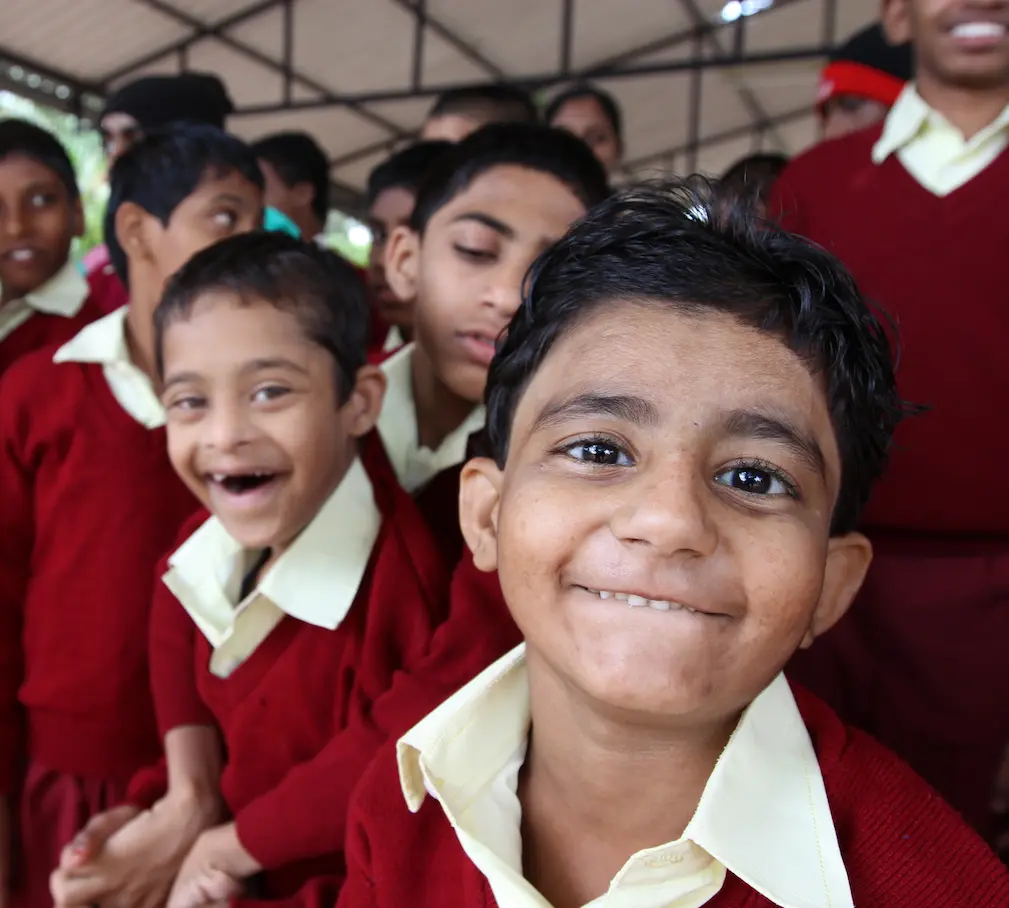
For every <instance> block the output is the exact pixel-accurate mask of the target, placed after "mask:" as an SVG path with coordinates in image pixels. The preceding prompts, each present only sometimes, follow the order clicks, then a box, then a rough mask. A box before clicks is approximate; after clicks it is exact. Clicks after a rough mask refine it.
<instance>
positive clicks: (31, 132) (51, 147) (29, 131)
mask: <svg viewBox="0 0 1009 908" xmlns="http://www.w3.org/2000/svg"><path fill="white" fill-rule="evenodd" d="M11 155H22V156H24V157H26V158H29V159H31V160H32V161H35V162H37V163H39V164H41V165H42V166H43V167H46V168H48V169H49V170H51V171H52V172H53V173H55V174H56V176H58V177H59V179H60V182H61V183H62V184H63V185H64V186H65V187H66V190H67V195H68V196H69V198H70V201H74V200H76V199H78V198H80V194H81V191H80V188H79V187H78V185H77V177H76V175H75V174H74V165H73V163H72V162H71V160H70V155H68V154H67V150H66V149H65V148H64V147H63V146H62V145H61V144H60V141H59V139H57V138H56V136H54V135H53V134H52V133H50V132H46V130H44V129H42V127H41V126H36V125H35V124H34V123H29V122H28V121H27V120H17V119H10V120H0V161H2V160H4V159H5V158H9V157H10V156H11Z"/></svg>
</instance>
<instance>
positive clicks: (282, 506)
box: [54, 234, 472, 906]
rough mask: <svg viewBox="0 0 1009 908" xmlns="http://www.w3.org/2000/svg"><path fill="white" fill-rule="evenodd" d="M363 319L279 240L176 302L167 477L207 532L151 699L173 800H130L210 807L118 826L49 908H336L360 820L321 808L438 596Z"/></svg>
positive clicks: (152, 783)
mask: <svg viewBox="0 0 1009 908" xmlns="http://www.w3.org/2000/svg"><path fill="white" fill-rule="evenodd" d="M369 319H370V316H369V306H368V302H367V299H366V294H365V289H364V287H363V285H362V284H361V282H360V280H359V278H358V276H357V274H356V272H355V271H354V269H353V268H352V267H351V266H350V265H349V264H347V263H346V262H344V261H342V260H341V259H340V258H339V257H338V256H336V255H335V254H333V253H331V252H328V251H324V250H322V249H319V248H317V247H316V246H314V245H306V244H303V243H301V242H299V241H298V240H295V239H291V238H289V237H286V236H283V235H279V234H273V235H270V234H258V235H251V236H245V237H236V238H234V239H232V240H229V241H227V242H225V243H221V244H219V245H218V246H216V247H214V248H211V249H208V250H207V251H206V252H204V253H202V254H200V255H199V256H196V257H195V258H194V259H193V260H192V261H191V262H190V263H189V264H188V265H187V266H186V267H185V268H183V269H182V270H181V271H180V272H179V274H177V275H176V276H175V278H174V280H173V282H172V284H171V285H170V286H169V288H168V290H167V291H166V293H165V297H164V300H163V301H162V303H161V305H160V307H159V309H158V313H157V325H158V344H159V346H158V349H159V364H160V365H159V372H160V374H161V375H162V377H163V381H164V391H163V395H162V398H163V401H164V404H165V407H166V409H167V412H168V448H169V453H170V456H171V458H172V462H173V464H174V466H175V469H176V471H177V472H178V473H179V475H180V476H181V477H182V479H183V480H184V481H185V483H186V485H187V486H188V487H189V488H190V490H191V491H192V492H193V493H194V494H195V495H196V496H197V497H198V498H199V499H200V501H201V502H202V503H203V505H204V506H205V508H207V509H208V510H209V511H210V512H211V514H212V515H213V516H212V517H210V518H209V519H208V515H207V514H206V513H202V514H200V515H198V517H197V518H196V519H194V520H193V521H191V522H190V523H189V524H188V525H187V527H186V528H185V529H184V531H183V534H182V540H181V541H180V544H179V545H178V547H177V548H176V549H175V551H174V554H172V555H170V556H169V557H168V558H167V561H166V563H165V564H164V565H163V566H162V580H163V582H162V583H159V584H158V586H157V590H156V592H155V599H154V606H153V615H152V619H151V676H152V684H153V690H154V700H155V707H156V711H157V718H158V725H159V728H160V730H161V733H162V735H163V736H164V742H165V752H166V757H167V777H168V778H167V780H165V779H164V777H163V776H162V778H161V780H160V785H159V784H158V779H157V773H144V774H143V775H142V776H141V777H139V778H138V780H137V783H136V784H135V786H134V790H133V791H132V792H131V799H132V800H134V801H135V802H136V803H140V804H143V805H145V806H147V805H150V804H152V803H154V802H156V801H157V800H158V799H159V798H162V797H164V796H165V795H166V791H165V788H166V781H167V782H168V784H167V799H169V800H170V799H172V798H175V797H178V793H179V792H180V791H181V792H187V793H192V792H195V793H196V795H197V801H198V802H199V803H198V806H197V809H195V810H193V811H191V813H190V814H189V815H188V816H185V815H180V814H178V813H173V812H172V811H171V810H167V809H166V808H165V807H164V802H162V803H161V804H155V806H154V807H153V810H152V811H150V812H147V813H144V814H141V815H139V816H138V815H137V814H138V810H137V808H132V809H131V808H125V809H122V810H119V811H116V812H115V814H114V819H113V822H114V823H119V824H120V825H121V827H122V828H120V829H119V831H118V832H116V833H115V834H114V835H112V836H111V838H107V840H105V841H103V842H100V843H95V842H93V841H92V844H91V846H89V850H90V851H91V852H93V853H94V854H93V860H90V861H87V860H84V861H82V860H80V857H81V856H80V855H76V856H75V855H73V854H68V856H67V857H68V860H67V861H66V862H65V867H66V869H65V870H63V871H61V872H60V873H58V874H57V875H56V877H55V878H54V892H55V893H56V895H57V901H58V903H59V904H89V903H93V902H104V901H106V900H107V899H109V898H115V899H118V900H119V901H120V902H121V903H123V904H137V903H138V901H140V900H143V901H144V902H145V903H147V902H150V903H158V902H160V901H163V900H164V897H165V896H166V895H168V886H169V885H171V884H172V881H173V877H174V878H175V879H174V886H173V890H172V893H171V898H170V899H169V904H170V905H180V906H184V905H194V906H198V905H200V904H202V903H203V901H204V900H205V899H206V897H207V896H206V893H207V892H209V891H211V890H213V891H217V892H218V897H221V895H224V894H227V895H230V896H237V895H239V894H240V892H241V889H242V886H241V885H240V884H242V883H243V882H245V881H247V880H248V881H249V883H250V885H249V895H250V897H251V896H259V897H262V898H269V899H283V898H291V897H294V896H295V895H296V893H297V891H298V890H299V889H300V888H301V887H302V886H303V885H304V884H306V883H309V882H313V883H314V885H315V886H316V887H317V888H318V887H320V886H321V887H322V888H323V889H325V888H326V887H327V886H328V887H329V889H328V892H329V896H328V897H329V899H330V901H332V900H333V899H335V896H336V893H337V891H338V887H339V884H340V881H341V879H342V875H343V858H342V850H343V835H344V825H345V816H346V813H345V811H343V810H339V809H331V807H330V802H331V801H333V800H346V799H347V797H348V796H349V792H350V789H351V788H353V786H354V784H355V782H356V780H357V778H358V777H359V775H360V774H361V773H362V772H363V770H364V768H365V767H366V765H367V764H368V762H369V761H370V759H371V758H372V756H373V755H374V752H375V751H376V749H377V748H378V747H379V745H380V744H381V743H382V742H383V741H384V740H385V734H384V733H383V732H382V730H381V720H382V716H383V715H384V713H383V708H382V707H381V706H377V703H378V701H379V700H380V699H381V697H382V695H383V694H385V693H387V691H388V690H389V689H390V688H391V687H392V686H393V679H394V675H395V674H396V673H397V672H401V671H402V670H409V669H411V668H413V667H414V666H417V665H420V664H421V663H422V662H423V657H424V656H425V655H426V653H427V651H428V648H429V646H430V644H431V638H432V634H433V631H434V630H435V628H436V627H437V625H438V624H439V623H440V622H441V619H442V617H443V615H442V612H443V611H444V609H445V605H446V602H447V592H448V590H447V587H448V571H447V570H446V569H445V567H444V566H443V564H442V560H441V557H440V553H439V550H438V548H437V546H436V545H435V541H434V539H433V538H432V537H431V535H430V533H429V531H428V529H427V527H426V524H425V523H424V521H423V519H422V517H421V516H420V513H419V511H418V510H417V506H416V505H415V504H414V502H413V500H412V499H411V498H410V496H409V495H408V494H407V493H406V492H405V491H404V490H403V489H402V487H401V486H400V485H399V482H398V481H397V479H396V476H395V473H394V472H393V471H392V468H391V466H390V465H389V463H388V460H387V458H386V456H385V453H384V451H383V448H382V445H381V442H380V441H379V440H378V437H377V435H376V434H375V433H374V432H373V431H372V429H373V427H374V424H375V420H376V418H377V416H378V413H379V409H380V407H381V403H382V395H383V392H384V388H385V378H384V376H383V374H382V372H381V371H380V370H379V369H378V368H377V367H375V366H370V365H366V364H365V354H366V344H367V331H368V325H369ZM471 627H472V625H471ZM429 705H430V704H429V703H423V704H422V705H419V706H418V707H417V708H416V710H414V712H413V713H412V716H411V718H410V719H409V722H402V721H396V722H394V723H393V726H392V727H393V728H394V729H396V730H397V731H398V732H401V731H402V730H404V729H405V728H406V727H408V725H409V724H410V723H412V722H413V721H416V719H417V718H418V717H419V716H420V715H422V714H423V710H424V709H425V708H426V707H427V706H429ZM187 797H188V795H187ZM103 823H104V824H105V826H106V834H107V832H108V828H107V823H105V821H104V820H103ZM123 823H125V824H126V825H122V824H123ZM93 832H94V830H93V829H92V830H91V831H90V832H88V833H85V836H84V837H83V839H82V841H83V840H87V839H89V838H91V839H92V840H93V839H94V836H93V835H92V833H93ZM96 844H97V846H98V847H94V845H96ZM74 858H76V860H75V859H74ZM253 878H254V879H253ZM320 878H325V879H320ZM222 883H223V884H225V885H226V888H225V890H224V892H220V891H219V887H220V886H221V884H222Z"/></svg>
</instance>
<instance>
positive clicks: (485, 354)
mask: <svg viewBox="0 0 1009 908" xmlns="http://www.w3.org/2000/svg"><path fill="white" fill-rule="evenodd" d="M456 336H457V337H458V339H459V344H460V346H461V347H462V348H463V350H464V351H465V352H466V355H467V356H468V357H469V358H470V359H471V360H473V361H474V362H476V363H479V364H480V365H481V366H489V365H490V363H491V360H492V359H494V354H495V352H496V346H495V343H496V340H497V338H496V337H494V336H491V335H489V334H482V333H480V332H477V331H468V332H465V333H462V332H460V333H459V334H457V335H456Z"/></svg>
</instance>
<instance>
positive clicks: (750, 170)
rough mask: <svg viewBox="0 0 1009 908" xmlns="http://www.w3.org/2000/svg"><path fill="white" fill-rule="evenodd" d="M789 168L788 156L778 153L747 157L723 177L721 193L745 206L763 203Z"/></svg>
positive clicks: (737, 162)
mask: <svg viewBox="0 0 1009 908" xmlns="http://www.w3.org/2000/svg"><path fill="white" fill-rule="evenodd" d="M787 166H788V157H787V155H783V154H778V153H777V152H770V151H766V152H758V153H757V154H751V155H747V156H746V157H745V158H742V159H741V160H739V161H736V163H735V164H733V165H732V166H731V167H730V168H729V169H728V170H726V171H725V173H724V174H723V175H722V179H721V192H722V193H723V194H725V195H728V196H730V197H731V198H734V199H735V200H737V201H740V202H743V203H744V204H748V205H755V204H760V203H763V201H764V200H765V198H766V197H767V194H768V193H769V192H770V191H771V187H772V186H773V185H774V184H775V183H776V182H777V180H778V177H779V176H781V172H782V171H783V170H784V169H785V167H787Z"/></svg>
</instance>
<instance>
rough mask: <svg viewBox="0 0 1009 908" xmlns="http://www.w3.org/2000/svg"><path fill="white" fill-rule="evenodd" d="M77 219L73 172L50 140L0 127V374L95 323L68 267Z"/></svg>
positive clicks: (92, 308) (97, 312)
mask: <svg viewBox="0 0 1009 908" xmlns="http://www.w3.org/2000/svg"><path fill="white" fill-rule="evenodd" d="M83 230H84V211H83V209H82V207H81V199H80V191H79V190H78V188H77V179H76V178H75V176H74V168H73V164H72V163H71V162H70V158H69V156H68V155H67V153H66V150H65V149H64V148H63V146H62V145H60V143H59V142H58V141H57V140H56V138H55V137H54V136H52V135H50V134H49V133H48V132H46V131H45V130H44V129H40V128H39V127H38V126H35V125H34V124H32V123H26V122H25V121H23V120H13V119H12V120H4V121H2V122H0V374H2V373H3V372H4V370H5V369H7V367H8V366H10V365H11V363H13V362H14V361H15V360H16V359H18V358H19V357H21V356H23V355H24V354H25V353H28V352H30V351H31V350H35V349H37V348H39V347H45V346H47V345H49V344H58V343H62V342H63V341H67V340H70V338H71V337H73V336H74V335H75V334H76V333H77V332H78V331H80V330H81V328H83V327H84V326H85V325H86V324H88V323H89V322H92V321H94V320H95V319H96V318H99V317H101V315H102V310H101V308H100V307H99V305H98V303H96V302H95V300H93V299H92V298H91V295H90V293H91V290H90V288H89V286H88V282H87V281H86V280H84V278H83V277H82V276H81V274H80V272H79V271H78V270H77V268H76V267H75V266H74V263H73V262H72V261H71V260H70V247H71V244H72V243H73V240H74V237H78V236H80V235H81V233H82V232H83Z"/></svg>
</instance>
